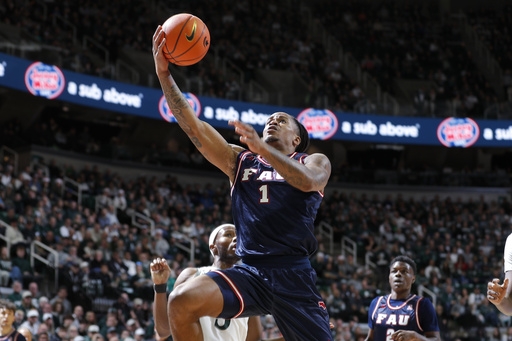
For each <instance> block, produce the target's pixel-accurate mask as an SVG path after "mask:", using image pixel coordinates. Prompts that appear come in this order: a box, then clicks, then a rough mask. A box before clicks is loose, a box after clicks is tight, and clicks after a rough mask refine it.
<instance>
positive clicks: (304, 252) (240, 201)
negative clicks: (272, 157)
mask: <svg viewBox="0 0 512 341" xmlns="http://www.w3.org/2000/svg"><path fill="white" fill-rule="evenodd" d="M307 156H308V155H307V154H304V153H293V154H291V155H290V156H289V157H290V158H293V159H294V160H297V162H301V163H304V158H306V157H307ZM237 161H238V162H237V170H236V174H235V180H234V182H233V186H232V188H231V199H232V208H233V212H232V214H233V221H234V223H235V226H236V234H237V250H236V254H237V255H238V256H239V257H241V258H242V259H244V260H249V259H251V257H258V258H257V259H259V260H260V259H262V257H263V258H264V257H266V256H297V257H308V256H310V255H311V254H313V253H314V252H315V251H316V248H317V240H316V238H315V235H314V231H313V230H314V222H315V217H316V213H317V210H318V207H319V206H320V202H321V201H322V198H323V193H321V192H319V191H313V192H303V191H301V190H299V189H297V188H295V187H293V186H291V185H290V184H288V183H287V182H286V181H285V180H284V178H283V177H282V176H281V175H279V174H278V173H277V172H276V171H275V170H274V168H272V166H271V165H270V163H268V162H267V161H266V160H265V159H263V158H262V157H261V156H260V155H257V154H254V153H252V152H250V151H244V152H242V153H240V154H239V155H238V159H237Z"/></svg>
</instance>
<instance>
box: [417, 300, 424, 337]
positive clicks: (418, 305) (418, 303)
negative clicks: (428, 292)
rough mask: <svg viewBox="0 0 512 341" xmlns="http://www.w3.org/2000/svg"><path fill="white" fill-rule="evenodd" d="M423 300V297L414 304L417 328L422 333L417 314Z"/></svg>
mask: <svg viewBox="0 0 512 341" xmlns="http://www.w3.org/2000/svg"><path fill="white" fill-rule="evenodd" d="M422 299H423V297H421V298H420V299H419V300H418V302H416V323H417V324H418V328H419V329H420V330H421V331H423V328H421V325H420V314H419V311H420V310H419V309H420V301H421V300H422Z"/></svg>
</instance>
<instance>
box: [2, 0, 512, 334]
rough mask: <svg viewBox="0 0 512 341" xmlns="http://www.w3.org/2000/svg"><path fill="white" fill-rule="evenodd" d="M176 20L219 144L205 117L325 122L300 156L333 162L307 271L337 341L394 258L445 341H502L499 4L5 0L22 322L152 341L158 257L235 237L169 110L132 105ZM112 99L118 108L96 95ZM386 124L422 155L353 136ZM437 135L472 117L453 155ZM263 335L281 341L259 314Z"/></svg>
mask: <svg viewBox="0 0 512 341" xmlns="http://www.w3.org/2000/svg"><path fill="white" fill-rule="evenodd" d="M181 12H188V13H192V14H194V15H196V16H198V17H200V18H201V19H202V20H203V21H204V22H205V24H206V25H207V26H208V28H209V31H210V34H211V47H210V50H209V52H208V54H207V55H206V57H205V58H204V59H203V60H202V61H201V62H199V63H198V64H196V65H193V66H189V67H176V66H172V65H171V66H170V68H171V71H172V73H173V76H174V78H175V79H176V81H177V83H178V85H179V86H180V88H181V90H182V91H183V92H187V93H190V94H193V96H192V99H193V98H194V97H195V98H196V99H198V102H200V103H201V104H202V112H201V114H202V115H203V116H204V117H207V118H208V119H211V120H212V124H214V125H216V127H217V128H218V129H219V131H220V132H221V134H222V135H223V136H224V137H225V138H226V139H227V140H228V141H229V142H230V143H239V142H238V141H237V138H236V136H235V134H234V133H233V131H232V129H230V128H228V127H227V125H226V124H225V122H224V121H222V120H221V119H219V120H218V121H215V119H216V118H217V117H218V115H219V114H218V113H219V111H218V110H217V111H216V109H215V108H217V109H218V108H230V107H232V108H235V109H236V110H238V111H241V110H242V109H243V110H246V109H247V108H251V110H252V108H254V110H255V112H256V113H262V114H266V115H269V114H271V113H272V112H273V111H266V110H271V109H272V110H276V111H277V110H281V109H282V110H286V111H289V112H291V113H294V114H295V113H297V114H298V113H303V112H304V110H306V109H307V108H315V109H317V110H318V112H317V114H318V113H321V114H325V113H332V114H333V115H332V116H330V117H335V120H337V123H336V127H339V131H337V132H336V133H335V134H334V132H333V134H334V135H333V137H332V138H331V137H329V136H328V137H326V135H325V134H324V135H323V136H320V138H314V139H313V140H312V145H311V147H310V150H309V153H313V152H322V153H325V154H326V155H327V156H328V157H329V158H330V159H331V162H332V165H333V170H332V176H331V179H330V182H329V186H328V188H327V189H326V196H325V198H324V201H323V204H322V206H321V209H320V211H319V214H318V217H317V222H316V225H317V231H318V240H319V250H318V252H317V253H316V254H315V255H313V256H312V258H311V261H312V264H313V266H314V267H315V269H316V270H317V273H318V275H319V281H318V286H319V288H320V290H321V292H322V295H323V296H324V299H325V301H326V303H327V306H328V309H329V312H330V316H331V318H332V321H333V323H334V324H335V329H334V330H333V338H334V339H335V340H361V339H364V336H366V333H367V323H366V321H367V309H368V306H369V303H370V302H371V300H372V299H373V298H374V297H375V296H377V295H380V294H385V293H386V292H387V291H388V290H389V287H388V284H387V270H388V265H389V262H390V261H391V259H392V258H393V257H394V256H396V255H398V254H407V255H409V256H411V257H412V258H413V259H414V260H415V261H416V262H417V264H418V271H419V273H418V275H417V280H416V285H415V288H414V290H415V292H417V293H419V294H421V295H424V296H426V297H428V298H429V299H430V300H432V302H433V303H434V305H435V307H436V310H437V313H438V317H439V320H440V327H441V335H442V338H443V340H512V326H511V323H510V318H509V317H507V316H504V315H502V314H500V313H499V312H498V311H497V309H495V308H494V306H492V305H489V303H488V301H487V299H486V297H485V291H486V285H487V282H488V281H489V280H491V279H492V278H494V277H496V278H503V270H502V269H503V260H502V259H503V247H504V244H505V240H506V237H507V236H508V235H509V234H510V233H511V232H512V230H511V228H510V224H511V217H510V211H511V206H510V180H511V165H512V153H511V150H512V149H511V147H512V128H511V127H512V108H511V102H512V84H511V62H512V55H511V46H512V44H511V37H512V36H511V31H510V30H511V24H510V22H512V20H511V19H512V18H511V16H512V6H510V3H509V2H508V1H506V0H503V1H498V0H491V1H487V2H485V3H482V2H481V1H476V0H465V1H458V0H451V1H450V0H432V1H422V2H415V1H400V0H393V1H387V0H371V1H370V0H367V1H362V0H360V1H327V0H316V1H306V0H304V1H294V0H281V1H277V0H269V1H264V2H261V1H254V0H241V1H236V2H232V1H224V0H211V1H199V0H197V1H194V0H189V1H186V2H183V1H165V2H164V1H157V0H153V1H140V0H125V1H116V0H113V1H104V2H97V1H86V0H83V1H82V0H80V1H51V0H45V1H43V0H33V1H25V0H19V1H3V2H2V3H1V4H0V148H1V149H0V157H1V159H0V162H1V165H0V178H1V183H0V218H1V220H0V245H1V246H2V252H1V257H2V259H1V260H0V274H1V275H2V277H1V278H0V284H1V288H0V294H1V295H2V296H3V297H5V298H9V299H11V300H13V301H15V302H16V304H17V305H18V307H19V311H20V313H19V314H18V315H17V316H18V319H17V322H16V323H17V324H18V325H21V324H22V323H24V321H25V320H26V319H27V316H26V315H27V313H28V311H29V310H30V309H36V310H37V311H38V314H39V315H38V316H39V317H38V319H39V320H40V321H39V322H40V325H38V326H37V328H35V327H34V333H33V334H34V337H35V338H36V339H37V338H38V337H39V336H40V335H42V334H44V333H48V334H49V337H50V339H52V338H54V339H55V340H74V339H75V338H76V337H78V336H88V335H89V334H88V329H89V327H90V326H91V325H98V326H99V329H100V334H101V335H102V336H103V337H104V338H105V339H109V340H113V339H115V338H118V339H122V340H129V339H128V338H133V339H136V340H142V339H148V340H150V339H153V338H154V335H153V321H152V316H151V304H152V301H153V291H152V290H153V289H152V286H151V281H150V277H149V271H148V266H149V263H150V261H151V260H152V259H153V258H154V257H156V256H162V257H165V258H167V259H168V260H169V262H170V263H171V264H172V268H173V271H174V272H173V277H174V279H175V277H176V276H177V275H179V273H180V271H181V270H182V269H183V268H185V267H187V266H191V265H193V266H202V265H208V264H209V263H210V262H211V260H210V255H209V252H208V247H207V239H208V238H207V236H208V235H209V232H210V231H211V229H212V228H214V227H215V226H217V225H218V224H220V223H223V222H231V212H230V210H231V207H230V197H229V183H228V181H227V179H226V178H225V176H224V175H223V174H222V173H221V172H220V171H219V170H217V169H216V168H214V167H212V166H211V165H210V164H209V163H208V162H207V161H206V160H205V159H204V158H203V157H202V155H200V154H199V153H198V152H197V151H196V149H195V147H194V146H193V144H192V143H191V142H190V141H189V140H188V138H187V136H186V135H185V134H184V133H182V131H181V129H180V128H179V126H178V125H177V124H176V123H173V120H172V118H171V119H169V118H168V117H167V118H165V117H164V116H165V115H164V114H165V106H164V107H162V108H160V113H159V112H158V110H159V109H158V108H156V105H155V107H149V108H148V107H147V106H146V105H147V102H154V103H158V101H159V99H160V97H161V89H160V86H159V83H158V79H157V77H156V74H155V72H154V64H153V59H152V55H151V38H152V36H153V33H154V31H155V29H156V26H157V25H158V24H162V23H163V22H164V21H165V20H166V19H167V18H168V17H169V16H171V15H173V14H176V13H181ZM507 18H508V19H507ZM34 62H42V63H43V65H47V66H55V67H58V70H61V72H62V73H63V75H64V76H65V79H66V83H65V86H64V87H63V88H62V89H60V90H58V89H57V91H53V90H52V89H54V88H52V87H51V86H52V84H53V85H55V84H54V83H51V81H55V79H57V81H59V79H60V78H58V77H57V78H52V77H56V76H55V75H58V72H56V71H55V68H51V67H47V68H46V69H45V68H44V66H40V67H39V68H38V66H37V65H36V66H34V65H33V63H34ZM12 70H15V71H16V72H14V71H12ZM25 70H27V72H26V73H25ZM28 70H31V72H32V74H29V72H28ZM37 72H39V74H38V76H40V77H43V78H44V77H45V76H41V75H46V76H47V75H50V76H48V77H49V78H48V79H47V81H48V84H46V85H47V86H49V88H46V89H45V88H44V86H41V85H40V87H39V88H37V84H35V83H34V82H35V81H33V79H35V78H32V75H33V74H34V73H37ZM45 72H46V73H45ZM52 75H53V76H52ZM64 76H63V77H64ZM73 84H74V85H75V86H76V88H73V86H74V85H73ZM81 85H87V86H86V87H83V86H81ZM93 85H95V86H96V87H95V86H93ZM101 89H103V90H101ZM104 89H107V90H108V89H110V91H111V93H114V95H113V96H114V97H112V98H117V99H118V100H117V102H116V100H115V99H114V100H110V102H109V103H104V102H107V101H105V100H104V101H103V102H102V101H100V100H99V99H100V98H101V92H102V91H103V93H104V94H105V93H107V92H106V91H105V90H104ZM112 89H117V90H115V91H114V90H112ZM98 90H99V97H98V96H97V95H98ZM45 91H46V92H45ZM52 91H53V92H52ZM59 91H61V92H62V93H60V92H59ZM116 91H117V94H118V95H119V97H115V93H116ZM77 94H80V96H78V97H81V99H78V97H77V96H76V95H77ZM127 94H132V96H131V97H130V96H128V95H127ZM73 96H74V97H73ZM122 96H125V97H123V99H125V100H127V101H132V102H130V103H131V104H126V103H124V104H123V102H122V100H123V99H120V98H121V97H122ZM95 97H97V99H94V98H95ZM103 98H105V97H103ZM139 101H140V102H142V105H139ZM100 102H101V103H100ZM194 103H195V102H194ZM207 108H210V109H211V110H212V112H215V114H216V115H215V116H214V115H213V114H212V115H211V116H205V115H207V113H208V111H207ZM238 108H242V109H238ZM228 114H229V112H228ZM203 116H201V117H203ZM457 120H458V121H457ZM168 121H170V122H168ZM379 122H381V123H382V124H387V123H388V122H392V123H393V124H394V125H395V126H397V125H398V124H401V125H404V126H405V125H408V126H410V127H413V126H414V127H419V126H421V127H422V128H421V129H423V130H421V129H420V139H418V141H413V140H412V139H410V138H409V139H408V138H406V137H404V136H395V137H393V136H391V137H389V136H388V137H384V136H383V135H384V134H382V133H381V131H379V133H378V134H373V137H372V134H370V133H368V131H366V133H361V134H359V135H358V136H355V130H354V129H355V127H356V123H366V124H367V125H366V126H365V127H367V128H368V127H369V126H371V125H372V124H374V125H376V126H378V125H379ZM444 122H448V123H445V124H446V125H450V124H452V123H450V122H455V123H453V124H454V125H457V124H462V125H463V127H465V128H467V127H468V125H469V126H470V128H472V129H474V128H475V125H473V123H474V122H476V123H475V124H476V130H477V131H478V132H477V133H476V135H475V139H477V140H476V142H475V141H470V140H471V136H470V137H469V138H464V137H460V138H459V139H458V140H457V139H455V140H457V141H458V142H457V141H455V142H454V143H455V144H452V145H450V147H447V144H449V142H450V141H448V140H449V138H447V137H446V136H444V135H443V136H444V137H443V136H441V137H440V135H439V130H437V132H438V134H436V129H438V126H439V127H441V126H442V125H443V123H444ZM338 124H339V126H338ZM346 124H349V126H350V127H351V129H352V130H350V129H348V130H347V128H346V127H347V126H346ZM431 126H432V127H433V128H428V129H430V131H429V132H430V133H431V136H432V138H431V139H430V140H429V139H428V138H424V135H423V134H424V132H425V131H426V129H427V128H425V127H431ZM344 127H345V128H344ZM458 127H459V128H460V126H458ZM363 128H364V127H363ZM363 128H361V129H363ZM465 128H464V129H465ZM460 129H462V128H460ZM363 130H364V129H363ZM459 132H460V130H459ZM462 132H465V131H463V130H462ZM466 133H467V131H466ZM479 134H480V135H479ZM489 134H490V137H489ZM441 135H442V134H441ZM472 136H473V135H472ZM313 137H315V136H313ZM493 137H494V138H493ZM457 143H459V144H457ZM457 145H458V147H457ZM452 146H453V147H452ZM172 280H173V279H171V281H170V282H169V289H171V288H172V284H173V282H172ZM34 285H35V286H36V287H37V288H36V289H34ZM31 288H32V289H31ZM28 297H30V300H28ZM45 299H46V300H45ZM59 303H60V305H61V306H60V307H59ZM136 303H138V304H136ZM139 303H140V304H139ZM77 307H78V308H77ZM80 311H81V312H80ZM45 314H50V315H51V321H50V320H49V319H46V318H45V317H44V316H46V317H49V315H45ZM262 323H263V326H264V332H265V336H267V337H273V336H276V335H278V331H277V330H276V327H275V324H274V323H273V320H272V318H271V317H269V316H265V317H262ZM45 326H46V327H45ZM71 326H75V327H76V328H73V327H71ZM39 328H42V329H41V330H38V329H39ZM112 328H115V330H113V329H112ZM75 329H76V330H75ZM92 329H93V330H94V329H95V328H92ZM109 330H110V333H109ZM75 334H76V335H75Z"/></svg>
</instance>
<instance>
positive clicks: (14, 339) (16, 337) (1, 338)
mask: <svg viewBox="0 0 512 341" xmlns="http://www.w3.org/2000/svg"><path fill="white" fill-rule="evenodd" d="M26 340H27V339H26V338H25V336H23V335H22V334H20V333H18V331H16V330H13V331H11V332H10V333H9V334H7V335H0V341H26Z"/></svg>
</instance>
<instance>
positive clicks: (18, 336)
mask: <svg viewBox="0 0 512 341" xmlns="http://www.w3.org/2000/svg"><path fill="white" fill-rule="evenodd" d="M7 340H8V339H7ZM12 340H15V341H26V340H27V339H26V338H25V336H23V334H21V333H20V332H18V331H15V332H14V334H13V335H12Z"/></svg>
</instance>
